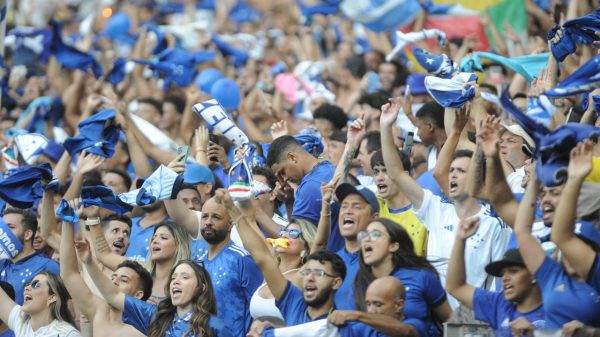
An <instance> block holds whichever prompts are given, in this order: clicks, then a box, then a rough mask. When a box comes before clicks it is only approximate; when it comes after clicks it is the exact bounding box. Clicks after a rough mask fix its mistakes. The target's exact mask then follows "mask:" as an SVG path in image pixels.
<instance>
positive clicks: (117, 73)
mask: <svg viewBox="0 0 600 337" xmlns="http://www.w3.org/2000/svg"><path fill="white" fill-rule="evenodd" d="M126 63H127V60H126V59H124V58H122V57H119V58H118V59H116V60H115V62H113V67H112V69H111V70H110V71H109V72H108V74H106V81H107V82H108V83H110V84H112V85H117V84H119V83H121V82H122V81H123V80H124V79H125V64H126Z"/></svg>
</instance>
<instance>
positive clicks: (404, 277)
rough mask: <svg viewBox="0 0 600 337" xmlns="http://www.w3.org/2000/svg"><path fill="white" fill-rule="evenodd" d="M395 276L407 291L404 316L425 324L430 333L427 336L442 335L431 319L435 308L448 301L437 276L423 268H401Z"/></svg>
mask: <svg viewBox="0 0 600 337" xmlns="http://www.w3.org/2000/svg"><path fill="white" fill-rule="evenodd" d="M393 276H394V277H395V278H397V279H399V280H400V281H402V284H404V288H405V289H406V299H405V300H404V316H405V317H406V318H414V319H417V320H420V321H422V322H424V323H425V324H426V325H427V332H428V334H427V335H425V336H439V335H441V331H439V329H438V328H437V326H436V325H435V323H434V322H433V320H432V318H431V312H432V310H433V308H435V307H437V306H438V305H440V304H442V303H444V301H445V300H446V291H445V290H444V287H443V286H442V283H441V281H440V278H439V277H438V276H437V274H436V273H435V272H433V271H430V270H427V269H423V268H400V269H397V270H396V271H394V273H393Z"/></svg>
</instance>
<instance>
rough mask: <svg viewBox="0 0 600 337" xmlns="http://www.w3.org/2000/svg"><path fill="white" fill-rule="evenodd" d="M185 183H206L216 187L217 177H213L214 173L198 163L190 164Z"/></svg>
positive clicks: (185, 174)
mask: <svg viewBox="0 0 600 337" xmlns="http://www.w3.org/2000/svg"><path fill="white" fill-rule="evenodd" d="M183 182H184V183H186V184H192V185H197V184H206V183H211V184H212V185H214V184H215V177H213V174H212V171H211V170H210V169H209V168H208V167H206V166H204V165H200V164H196V163H188V164H187V167H186V169H185V173H184V174H183Z"/></svg>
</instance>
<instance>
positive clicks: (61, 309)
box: [25, 271, 76, 327]
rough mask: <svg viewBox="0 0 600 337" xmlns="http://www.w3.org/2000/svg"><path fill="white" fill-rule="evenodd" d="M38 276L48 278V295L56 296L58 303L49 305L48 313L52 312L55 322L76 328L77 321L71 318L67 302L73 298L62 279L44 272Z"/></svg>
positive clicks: (26, 317) (27, 316)
mask: <svg viewBox="0 0 600 337" xmlns="http://www.w3.org/2000/svg"><path fill="white" fill-rule="evenodd" d="M38 275H44V276H46V284H47V285H48V294H49V295H55V297H56V301H54V302H52V303H50V304H49V305H48V311H50V317H52V319H53V320H54V319H55V320H58V321H61V322H67V323H69V324H71V325H72V326H73V327H76V325H75V321H74V320H73V317H72V316H71V312H70V311H69V308H68V307H67V302H68V301H69V299H70V298H71V297H70V296H69V292H68V291H67V288H65V285H64V283H63V281H62V279H61V278H60V277H58V276H56V275H54V274H52V273H50V272H47V271H43V272H40V273H38ZM30 318H31V317H30V316H29V315H27V314H25V319H30Z"/></svg>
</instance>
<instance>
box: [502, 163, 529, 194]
mask: <svg viewBox="0 0 600 337" xmlns="http://www.w3.org/2000/svg"><path fill="white" fill-rule="evenodd" d="M523 177H525V167H521V168H518V169H516V170H515V171H514V172H513V173H511V174H509V175H508V177H506V182H507V183H508V186H509V187H510V190H511V191H512V192H513V193H525V189H524V188H523V187H521V182H522V181H523Z"/></svg>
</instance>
